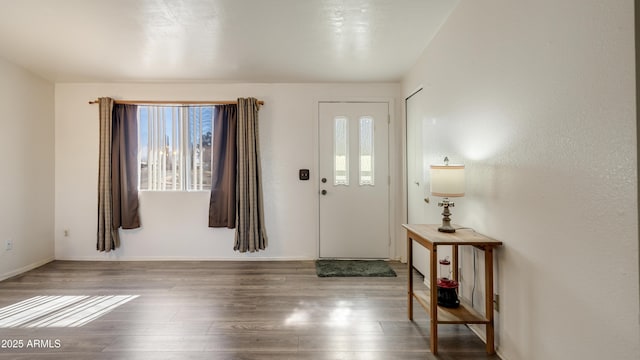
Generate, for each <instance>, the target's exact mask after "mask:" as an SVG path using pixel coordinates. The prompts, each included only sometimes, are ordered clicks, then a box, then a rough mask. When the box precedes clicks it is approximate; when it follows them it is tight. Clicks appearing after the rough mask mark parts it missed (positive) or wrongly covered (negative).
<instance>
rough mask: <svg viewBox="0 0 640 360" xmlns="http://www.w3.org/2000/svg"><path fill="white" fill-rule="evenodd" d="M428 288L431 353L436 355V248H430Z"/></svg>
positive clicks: (434, 246)
mask: <svg viewBox="0 0 640 360" xmlns="http://www.w3.org/2000/svg"><path fill="white" fill-rule="evenodd" d="M429 267H430V269H429V281H430V283H429V287H430V289H429V290H430V297H431V299H430V301H429V303H430V305H431V306H430V309H429V310H430V311H429V317H430V318H431V338H430V342H431V343H430V345H431V353H432V354H434V355H435V354H437V353H438V250H437V246H436V245H433V246H432V247H431V259H430V263H429Z"/></svg>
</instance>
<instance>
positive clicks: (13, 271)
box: [0, 59, 54, 280]
mask: <svg viewBox="0 0 640 360" xmlns="http://www.w3.org/2000/svg"><path fill="white" fill-rule="evenodd" d="M0 79H2V80H1V81H0V109H1V110H2V115H1V116H0V154H2V161H1V162H0V163H1V164H2V170H0V280H1V279H5V278H7V277H10V276H13V275H17V274H19V273H22V272H24V271H26V270H30V269H32V268H34V267H37V266H39V265H42V264H44V263H47V262H49V261H51V260H53V218H54V214H53V191H54V184H53V174H54V169H53V168H54V156H53V149H54V144H53V143H54V137H53V103H54V101H53V96H54V87H53V84H51V83H49V82H47V81H45V80H43V79H41V78H39V77H36V76H35V75H33V74H31V73H29V72H27V71H25V70H23V69H22V68H20V67H17V66H15V65H13V64H11V63H9V62H7V61H5V60H3V59H0ZM9 239H10V240H13V250H11V251H6V250H5V249H6V246H5V244H6V241H7V240H9Z"/></svg>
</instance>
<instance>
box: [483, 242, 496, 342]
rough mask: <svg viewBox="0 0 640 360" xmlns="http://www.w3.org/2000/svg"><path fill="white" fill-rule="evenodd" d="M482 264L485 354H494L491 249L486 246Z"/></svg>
mask: <svg viewBox="0 0 640 360" xmlns="http://www.w3.org/2000/svg"><path fill="white" fill-rule="evenodd" d="M484 264H485V269H484V273H485V279H484V281H485V284H486V296H485V311H486V316H487V320H488V321H489V322H488V323H487V354H495V352H496V349H495V344H494V340H495V339H494V326H493V249H492V248H491V247H486V248H485V249H484Z"/></svg>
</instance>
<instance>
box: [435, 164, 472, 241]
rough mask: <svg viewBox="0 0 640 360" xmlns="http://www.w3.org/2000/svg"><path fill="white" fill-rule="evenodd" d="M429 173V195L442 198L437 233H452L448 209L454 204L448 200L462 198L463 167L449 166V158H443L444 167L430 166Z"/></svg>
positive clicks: (454, 230)
mask: <svg viewBox="0 0 640 360" xmlns="http://www.w3.org/2000/svg"><path fill="white" fill-rule="evenodd" d="M430 173H431V195H433V196H439V197H442V198H444V199H442V201H441V202H439V203H438V206H442V207H444V211H443V212H442V216H443V218H442V226H440V227H439V228H438V231H440V232H445V233H454V232H456V229H454V228H453V226H451V212H450V211H449V207H454V205H455V204H454V203H453V202H451V201H449V198H450V197H462V196H464V165H449V158H448V157H445V158H444V165H431V171H430Z"/></svg>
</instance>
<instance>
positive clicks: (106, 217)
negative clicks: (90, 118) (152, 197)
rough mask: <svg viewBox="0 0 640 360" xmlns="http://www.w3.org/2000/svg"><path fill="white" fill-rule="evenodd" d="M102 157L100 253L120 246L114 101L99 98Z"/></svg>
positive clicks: (99, 220) (99, 208)
mask: <svg viewBox="0 0 640 360" xmlns="http://www.w3.org/2000/svg"><path fill="white" fill-rule="evenodd" d="M98 103H99V107H100V156H99V160H98V242H97V244H96V249H97V250H98V251H111V250H113V249H115V248H117V247H118V246H120V238H119V236H118V230H117V229H114V227H113V224H112V211H111V208H112V206H113V201H112V198H111V134H112V125H113V124H112V113H113V99H111V98H99V99H98Z"/></svg>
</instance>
